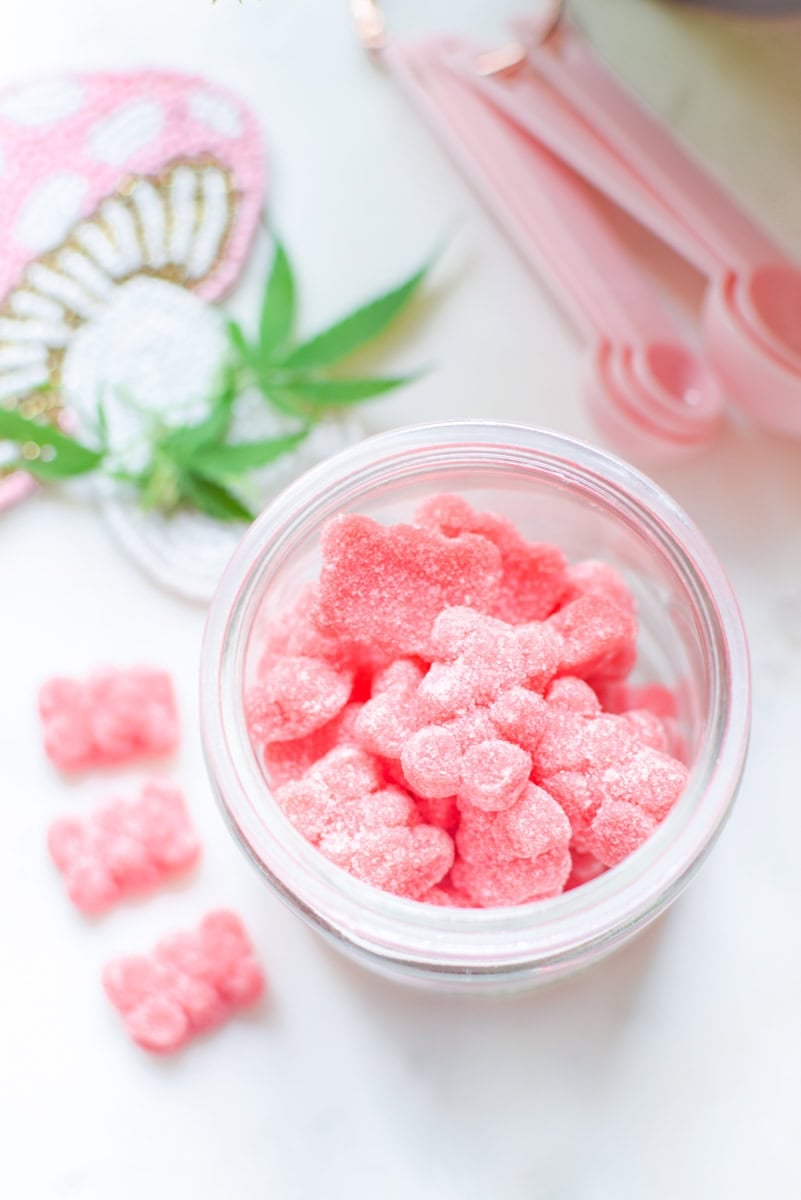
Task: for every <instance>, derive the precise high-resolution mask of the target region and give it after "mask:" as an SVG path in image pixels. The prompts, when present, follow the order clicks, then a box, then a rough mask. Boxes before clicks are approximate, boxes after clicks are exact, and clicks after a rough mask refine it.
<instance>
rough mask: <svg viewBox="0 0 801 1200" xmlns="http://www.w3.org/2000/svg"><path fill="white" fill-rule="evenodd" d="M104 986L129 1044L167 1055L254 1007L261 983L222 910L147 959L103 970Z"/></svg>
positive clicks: (235, 923)
mask: <svg viewBox="0 0 801 1200" xmlns="http://www.w3.org/2000/svg"><path fill="white" fill-rule="evenodd" d="M103 986H104V988H105V991H106V994H107V995H108V997H109V999H110V1000H111V1003H112V1004H113V1005H114V1007H115V1008H116V1009H117V1010H118V1012H120V1013H121V1015H122V1017H123V1019H124V1021H125V1025H126V1027H127V1029H128V1032H129V1034H130V1036H131V1037H132V1039H133V1040H134V1041H135V1042H136V1043H137V1044H138V1045H140V1046H142V1047H143V1049H145V1050H152V1051H154V1052H157V1053H166V1052H168V1051H171V1050H177V1049H179V1047H181V1046H182V1045H183V1044H184V1043H185V1042H187V1041H188V1040H189V1039H190V1038H191V1037H192V1036H193V1035H195V1034H198V1033H203V1032H205V1031H206V1030H209V1029H213V1028H214V1027H215V1026H217V1025H220V1024H221V1023H222V1022H223V1021H225V1020H226V1019H227V1018H228V1017H229V1016H231V1014H232V1013H234V1012H236V1011H237V1010H238V1009H241V1008H246V1007H248V1006H249V1005H251V1004H254V1003H255V1002H256V1001H257V1000H258V999H259V997H260V996H261V995H262V993H263V991H264V987H265V981H264V974H263V972H262V969H261V967H260V966H259V964H258V962H257V961H256V958H255V955H254V953H253V947H252V946H251V943H250V940H249V938H248V936H247V933H246V932H245V929H244V926H243V925H242V922H241V921H240V920H239V918H238V917H237V916H236V915H235V914H234V913H231V912H226V911H222V910H221V911H217V912H212V913H209V914H208V916H206V917H204V919H203V920H202V921H201V923H200V926H199V927H198V928H197V929H196V930H193V931H192V932H190V933H179V934H175V935H173V936H171V937H168V938H165V939H164V940H163V941H161V942H160V943H159V944H158V945H157V946H156V948H155V950H154V951H153V953H152V954H151V955H149V956H146V957H145V956H138V957H131V958H120V959H117V960H116V961H115V962H111V963H109V964H108V966H106V968H105V970H104V971H103Z"/></svg>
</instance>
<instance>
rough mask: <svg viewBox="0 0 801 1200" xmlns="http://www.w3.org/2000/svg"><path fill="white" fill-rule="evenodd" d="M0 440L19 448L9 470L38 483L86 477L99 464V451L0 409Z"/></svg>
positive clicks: (39, 422) (45, 426)
mask: <svg viewBox="0 0 801 1200" xmlns="http://www.w3.org/2000/svg"><path fill="white" fill-rule="evenodd" d="M0 441H6V442H11V443H12V445H14V446H17V447H19V454H18V457H17V458H15V459H14V460H12V462H11V463H9V464H8V467H9V468H10V469H12V470H21V471H27V472H28V473H29V474H30V475H34V476H35V477H36V478H37V479H41V480H42V481H47V482H54V481H57V480H60V479H70V478H72V477H74V476H76V475H87V474H88V473H89V472H90V471H95V470H97V468H98V467H99V466H100V464H101V463H102V461H103V457H104V455H103V451H102V450H93V449H92V448H91V447H89V446H84V445H82V444H81V443H80V442H79V441H77V439H75V438H73V437H70V436H69V435H68V434H66V433H62V432H61V431H60V430H58V429H56V428H55V427H54V426H53V425H46V424H43V423H42V422H41V421H32V420H31V419H30V418H28V417H23V416H22V414H21V413H18V412H14V411H13V410H12V409H8V408H2V407H0Z"/></svg>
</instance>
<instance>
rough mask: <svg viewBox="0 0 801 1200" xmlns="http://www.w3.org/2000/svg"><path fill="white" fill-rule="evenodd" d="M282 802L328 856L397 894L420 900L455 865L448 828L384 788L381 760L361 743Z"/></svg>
mask: <svg viewBox="0 0 801 1200" xmlns="http://www.w3.org/2000/svg"><path fill="white" fill-rule="evenodd" d="M276 799H277V801H278V803H279V805H280V806H281V808H282V809H283V811H284V812H285V814H286V816H287V817H288V818H289V820H290V821H291V822H292V824H293V825H294V826H295V828H296V829H297V830H298V831H299V832H300V833H302V834H303V836H304V837H305V838H306V839H307V840H308V841H310V842H311V843H312V845H315V846H317V847H318V848H319V849H320V851H321V852H322V853H323V854H324V855H325V856H326V858H329V859H330V860H331V861H332V862H335V863H336V864H337V865H338V866H340V867H343V868H344V869H345V870H348V871H350V872H351V874H353V875H355V876H356V878H357V879H361V880H363V881H364V882H365V883H371V884H373V886H375V887H380V888H384V889H385V890H386V891H391V892H395V893H396V894H397V895H400V896H409V897H411V898H417V897H418V896H420V895H422V893H423V892H425V891H427V890H428V889H429V888H431V887H433V886H434V885H435V884H437V883H439V882H440V880H441V879H442V878H443V877H444V876H445V875H447V873H448V871H449V870H450V868H451V865H452V863H453V842H452V840H451V838H450V836H449V835H448V833H447V832H446V831H445V829H443V828H440V827H439V826H435V825H426V824H423V823H421V821H420V816H419V813H418V811H417V808H416V806H415V803H414V800H413V798H412V797H411V796H410V795H409V793H408V792H406V791H405V790H403V789H402V788H400V787H396V786H384V780H383V775H382V772H381V766H380V763H379V762H378V760H377V759H375V758H373V757H372V756H371V755H369V754H367V753H366V752H365V751H364V750H361V749H358V748H357V747H355V746H339V747H337V748H335V749H334V750H332V751H330V752H329V753H328V754H327V755H326V756H325V757H324V758H322V759H321V760H320V761H319V762H318V763H316V764H315V766H313V767H312V768H311V770H310V771H308V772H307V774H306V775H305V776H304V777H303V779H301V780H299V781H298V782H297V783H289V784H286V785H285V786H284V787H282V788H279V789H278V791H277V792H276Z"/></svg>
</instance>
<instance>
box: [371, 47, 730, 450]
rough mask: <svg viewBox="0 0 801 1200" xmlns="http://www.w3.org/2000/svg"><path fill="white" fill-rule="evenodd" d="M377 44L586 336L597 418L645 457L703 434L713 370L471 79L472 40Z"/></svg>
mask: <svg viewBox="0 0 801 1200" xmlns="http://www.w3.org/2000/svg"><path fill="white" fill-rule="evenodd" d="M386 55H387V62H388V65H389V66H390V68H391V69H392V71H393V72H394V74H395V75H396V77H397V78H398V80H399V82H401V83H402V84H403V85H404V86H405V87H406V88H407V90H408V91H409V92H410V94H411V95H412V96H413V98H414V99H415V100H416V101H417V102H418V103H420V104H422V105H423V106H424V107H425V109H426V112H427V115H428V117H429V119H431V120H432V121H433V122H434V123H435V125H436V126H437V128H438V130H439V132H440V134H441V135H442V136H443V138H444V139H445V141H446V143H447V145H448V146H449V148H450V150H451V152H452V153H453V154H454V155H455V157H456V158H457V159H458V161H459V163H460V165H461V167H462V168H463V170H464V171H465V172H466V173H467V174H468V176H469V177H470V179H471V181H472V183H473V184H474V186H475V187H476V189H477V190H478V191H479V192H480V193H481V194H482V196H483V198H484V200H485V201H486V203H487V204H488V206H489V207H490V208H491V210H492V211H493V212H494V213H495V215H496V216H497V217H498V219H499V220H500V222H501V223H502V225H503V227H504V228H505V229H506V231H507V232H509V233H510V234H512V236H513V237H514V238H515V240H516V242H517V244H518V246H519V247H520V248H521V250H522V251H523V253H524V254H525V256H526V258H527V260H528V261H529V262H530V263H531V265H533V266H534V268H535V269H536V270H537V271H538V272H540V273H541V274H544V275H545V277H546V278H547V279H548V280H549V282H550V283H551V284H552V286H553V287H554V288H555V290H556V291H557V293H558V295H559V296H560V298H561V300H562V302H563V304H564V305H565V307H566V308H567V309H568V311H569V312H570V313H571V314H572V316H573V318H574V320H575V321H576V323H577V324H578V325H579V327H580V328H581V329H582V330H583V331H584V332H585V333H586V334H587V335H588V336H589V337H590V340H591V345H592V350H591V353H590V356H589V364H588V365H589V371H588V373H587V394H588V399H589V402H590V405H591V408H592V410H593V412H594V414H595V415H596V419H597V420H598V421H599V422H600V424H601V425H602V426H603V427H604V429H605V430H606V431H607V432H608V433H610V434H611V435H613V436H614V437H615V439H616V441H617V442H618V443H621V442H623V443H625V445H626V447H627V448H628V449H629V450H634V451H636V452H640V453H645V454H648V455H649V457H651V458H655V457H659V458H666V457H675V456H676V455H681V454H686V453H687V452H688V451H690V450H693V449H695V448H697V447H698V446H700V445H703V444H705V443H706V442H707V441H708V440H709V439H710V438H711V437H713V436H714V434H715V433H716V432H717V430H718V429H719V427H720V424H721V419H722V397H721V395H720V392H719V390H718V387H717V383H716V380H715V379H714V377H713V376H712V375H711V374H710V372H708V371H707V370H706V368H705V367H704V365H703V364H702V363H701V362H700V361H699V360H698V358H697V357H696V356H695V355H693V354H692V353H691V352H690V351H689V350H688V349H687V347H686V346H685V345H684V344H683V342H682V340H681V338H680V336H679V334H678V333H677V331H676V330H675V328H674V326H673V324H672V322H671V321H670V319H669V317H668V315H667V313H666V311H665V309H664V308H663V307H662V306H661V305H660V303H659V301H658V298H657V296H656V294H655V291H654V289H653V288H652V287H651V285H650V284H649V283H648V281H647V280H646V279H645V277H644V276H643V274H642V273H641V272H640V271H639V270H638V268H637V267H636V266H635V265H634V263H633V262H632V260H631V258H630V256H629V255H628V253H627V252H626V251H625V249H624V248H623V246H622V245H621V244H620V243H619V241H618V240H617V238H616V236H615V234H614V232H613V231H612V229H611V228H610V227H609V226H608V224H607V223H606V222H605V220H604V219H603V217H602V215H601V213H600V212H599V210H598V208H597V205H596V203H595V201H594V198H593V196H592V194H591V192H590V190H589V188H588V186H587V184H586V183H585V182H584V181H583V180H582V179H580V178H579V177H577V176H576V175H575V174H574V173H573V172H572V171H570V170H569V169H568V168H567V167H566V166H565V165H564V163H562V162H561V161H559V159H557V158H556V157H555V156H554V155H553V154H551V153H550V152H549V151H548V150H547V149H546V148H545V147H544V146H542V145H541V144H540V143H539V142H538V141H537V140H536V139H534V138H532V137H531V136H530V135H529V134H527V133H526V132H525V131H523V130H521V128H520V127H519V125H518V124H516V123H515V122H513V121H511V120H508V119H506V118H505V117H504V115H503V114H502V113H500V112H499V111H498V109H497V107H496V106H494V105H493V104H492V103H491V102H489V100H488V99H487V97H486V96H484V95H482V93H481V91H480V90H479V89H477V88H476V87H475V85H474V82H473V79H472V78H471V74H472V73H473V63H474V61H475V51H474V50H473V49H472V48H470V47H468V46H467V45H466V44H465V43H463V42H460V41H458V40H456V39H441V40H436V41H428V42H425V43H418V44H414V45H409V44H406V45H398V46H393V47H390V48H389V49H388V50H387V52H386Z"/></svg>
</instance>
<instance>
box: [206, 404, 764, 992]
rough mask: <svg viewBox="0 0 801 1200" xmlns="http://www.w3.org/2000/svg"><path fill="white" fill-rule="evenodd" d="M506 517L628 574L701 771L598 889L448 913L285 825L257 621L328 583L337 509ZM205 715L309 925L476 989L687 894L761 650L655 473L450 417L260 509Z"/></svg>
mask: <svg viewBox="0 0 801 1200" xmlns="http://www.w3.org/2000/svg"><path fill="white" fill-rule="evenodd" d="M442 491H448V492H457V493H459V494H461V495H463V496H464V497H465V498H466V499H467V500H468V501H470V503H471V504H473V506H474V507H476V508H478V509H482V510H489V511H492V512H496V513H502V514H503V515H504V516H507V517H509V518H510V519H511V520H512V521H513V522H514V523H515V524H516V525H517V527H518V528H519V529H520V531H521V532H522V533H523V534H524V535H525V536H527V537H528V538H532V539H537V540H543V541H553V542H557V543H558V544H559V545H560V546H562V548H563V549H564V550H565V551H566V552H567V554H568V555H569V557H570V558H571V559H577V558H587V557H592V558H601V559H604V560H605V561H607V562H610V563H611V564H612V565H613V566H615V567H617V568H618V569H619V570H620V571H622V573H623V574H624V575H625V577H626V579H627V581H628V582H629V584H630V586H631V588H632V591H633V592H634V595H635V597H636V599H637V605H638V615H639V622H640V636H639V658H638V666H637V668H636V674H635V678H637V679H638V681H641V682H652V681H656V682H659V683H662V684H666V685H667V686H669V687H671V688H672V689H673V690H674V691H675V693H676V694H677V696H678V699H679V708H680V712H679V718H680V722H681V729H682V733H683V736H684V739H685V741H686V745H687V750H688V759H687V761H688V764H689V765H690V767H691V772H690V779H689V783H688V786H687V788H686V791H685V793H684V794H683V796H682V797H681V799H680V800H679V802H678V804H677V805H676V807H675V809H674V810H673V811H672V812H671V814H670V815H669V816H668V818H667V819H666V820H665V821H664V822H663V823H662V825H660V827H659V828H658V829H657V831H656V832H655V833H654V834H653V836H652V837H651V838H649V840H648V841H647V842H646V843H645V845H643V846H642V847H641V848H640V849H639V850H637V851H636V852H635V853H634V854H632V855H631V856H630V857H629V858H627V859H626V860H625V861H624V862H623V863H621V864H620V865H619V866H617V867H615V868H614V869H612V870H610V871H608V872H606V873H605V874H604V875H602V876H600V877H599V878H598V879H595V880H593V881H592V882H590V883H587V884H584V885H582V886H580V887H577V888H575V889H573V890H572V891H570V892H566V893H564V894H563V895H561V896H558V897H556V898H554V899H550V900H539V901H536V902H533V903H530V904H524V905H520V906H518V907H514V908H495V909H464V908H445V907H436V906H433V905H428V904H421V903H419V902H417V901H412V900H405V899H401V898H399V897H396V896H394V895H391V894H389V893H386V892H383V891H379V890H378V889H375V888H372V887H370V886H368V885H367V884H364V883H362V882H360V881H359V880H357V879H354V878H352V877H351V876H350V875H348V874H347V873H346V872H344V871H342V870H341V869H340V868H338V867H336V866H334V865H333V864H332V863H330V862H329V861H328V860H327V859H325V858H324V857H323V856H322V855H321V854H320V853H319V852H318V851H317V850H316V849H315V848H314V847H313V846H311V845H310V844H309V843H308V842H306V841H305V839H304V838H303V837H302V836H301V835H300V834H299V833H298V832H297V831H296V830H295V829H294V828H293V827H292V826H291V825H290V823H289V821H288V820H287V818H286V817H285V816H284V814H283V813H282V812H281V811H280V809H279V808H278V805H277V804H276V803H275V801H274V799H273V797H272V794H271V791H270V787H269V784H268V782H267V780H266V778H265V776H264V773H263V771H262V768H261V766H260V764H259V762H258V760H257V758H256V755H255V753H254V751H253V749H252V747H251V744H250V740H249V737H248V733H247V730H246V727H245V719H244V711H243V703H242V696H243V689H244V688H245V686H246V684H247V683H248V681H249V679H250V677H251V676H252V673H253V671H254V669H255V664H254V660H255V659H256V657H257V655H258V645H257V642H258V630H259V628H263V626H262V622H264V621H265V619H266V620H268V621H269V620H270V619H271V618H272V617H273V616H274V615H277V614H279V613H280V612H281V611H282V609H284V608H286V607H287V605H288V604H289V603H291V601H292V600H293V599H294V598H295V596H296V595H297V593H298V591H299V590H300V588H301V587H302V586H303V585H304V584H305V583H307V582H308V581H309V580H311V579H313V578H315V577H316V575H317V573H318V570H319V565H320V558H319V538H320V531H321V528H322V526H323V525H324V524H325V522H326V521H327V520H329V519H330V518H331V517H332V516H334V515H335V514H336V513H339V512H343V511H347V512H359V513H364V514H367V515H369V516H371V517H374V518H375V519H377V520H379V521H381V522H383V523H385V524H392V523H395V522H398V521H407V520H409V519H410V517H411V514H412V512H413V511H414V509H415V507H416V506H417V505H418V504H419V502H420V501H421V500H422V499H423V498H424V497H425V496H427V495H430V494H431V493H433V492H442ZM201 720H202V734H203V742H204V749H205V754H206V760H207V765H208V769H209V773H210V776H211V780H212V783H213V786H214V790H215V792H216V795H217V797H218V800H219V802H220V805H221V808H222V811H223V814H224V816H225V818H226V821H227V823H228V825H229V827H230V829H231V831H232V832H233V834H234V836H235V837H236V839H237V840H238V841H239V842H240V844H241V845H242V847H243V848H244V849H245V851H246V852H247V854H248V856H249V857H250V859H251V861H252V862H253V863H254V864H255V865H256V867H257V868H258V869H259V871H260V872H261V874H262V875H263V877H264V878H265V880H266V881H267V882H268V883H269V884H270V885H271V886H272V887H273V888H274V889H275V891H277V892H278V893H279V895H280V896H282V897H283V898H284V900H285V901H286V902H287V903H288V904H289V905H290V906H291V907H292V908H293V909H295V911H296V912H298V913H299V914H300V916H302V917H303V918H304V919H305V920H306V921H307V922H308V923H309V924H311V925H312V926H313V927H314V928H316V929H317V930H318V931H319V932H320V933H322V934H323V935H324V936H326V937H327V938H328V939H329V940H330V941H332V942H333V943H334V944H335V945H337V946H338V947H339V948H340V949H341V950H343V951H345V952H346V953H348V954H349V955H351V956H352V957H353V958H355V959H357V960H358V961H360V962H362V963H363V964H364V965H366V966H369V967H372V968H373V969H375V970H377V971H379V972H381V973H382V974H385V975H387V976H391V977H393V978H396V979H400V980H404V981H408V982H417V983H424V984H429V985H432V986H439V987H449V988H451V989H458V990H467V991H482V990H497V989H499V988H506V987H519V986H526V985H531V984H536V983H540V982H544V981H546V980H551V979H556V978H559V977H561V976H563V975H566V974H568V973H570V972H572V971H574V970H576V969H578V968H580V967H583V966H587V965H589V964H591V963H593V962H595V961H597V960H598V959H600V958H602V957H603V956H605V955H606V954H608V953H609V952H610V951H612V950H614V949H615V948H616V947H617V946H619V945H621V944H622V943H623V942H625V941H627V940H628V939H629V938H630V937H631V936H633V935H634V934H635V933H636V932H637V931H638V930H640V929H641V928H643V927H644V926H645V925H646V924H647V923H648V922H650V921H651V920H653V918H654V917H656V916H657V915H658V914H659V913H660V912H662V911H663V910H664V909H665V908H666V907H667V906H668V905H669V904H670V903H671V902H672V901H673V900H674V899H675V898H676V896H677V895H678V894H679V892H680V891H681V890H682V889H683V887H684V886H685V885H686V883H687V882H688V881H689V879H690V878H691V876H692V875H693V873H694V871H695V869H696V868H697V867H698V866H699V864H700V862H701V861H702V860H703V858H704V856H705V854H706V853H707V851H708V850H709V848H710V846H711V845H712V843H713V841H714V839H715V837H716V835H717V833H718V832H719V831H720V828H721V826H722V824H723V822H724V820H725V818H726V816H727V814H728V812H729V809H730V807H731V804H732V802H733V800H734V797H735V795H736V792H737V788H738V785H739V782H740V778H741V775H742V770H743V766H744V761H745V755H746V750H747V745H748V733H749V722H750V682H749V666H748V651H747V646H746V640H745V633H744V629H743V625H742V621H741V618H740V614H739V610H738V607H737V602H736V600H735V597H734V595H733V592H732V589H731V586H730V584H729V582H728V580H727V578H726V575H725V573H724V571H723V568H722V567H721V565H720V563H719V562H718V560H717V558H716V556H715V555H714V553H713V551H712V550H711V549H710V547H709V546H708V545H707V543H706V542H705V541H704V539H703V537H702V536H701V534H700V533H699V531H698V530H697V528H696V527H695V526H694V525H693V523H692V522H691V521H690V520H689V518H688V517H687V516H686V515H685V514H684V513H683V512H682V511H681V509H679V508H678V507H677V505H676V504H675V503H674V502H673V501H672V500H671V499H670V498H669V497H668V496H667V495H666V494H665V493H664V492H662V491H661V490H660V489H659V488H658V487H657V486H656V485H655V484H653V483H652V482H651V481H650V480H648V479H646V478H645V477H644V476H642V475H640V474H639V473H638V472H636V471H635V470H634V469H633V468H631V467H629V466H628V465H627V464H625V463H624V462H622V461H620V460H619V459H616V458H614V457H612V456H610V455H607V454H605V453H602V452H601V451H598V450H595V449H593V448H591V447H590V446H587V445H585V444H583V443H580V442H576V441H573V440H571V439H569V438H565V437H561V436H557V435H556V434H552V433H548V432H544V431H542V430H537V429H533V428H530V427H526V426H516V425H504V424H494V423H479V422H475V423H474V422H467V423H450V424H442V425H431V426H418V427H414V428H409V429H401V430H395V431H393V432H391V433H388V434H383V435H380V436H378V437H375V438H371V439H369V440H368V441H366V442H362V443H361V444H360V445H358V446H356V447H354V448H352V449H349V450H347V451H345V452H344V453H342V454H340V455H338V456H336V457H335V458H332V459H330V460H328V461H327V462H325V463H323V464H321V465H320V466H318V467H316V468H314V469H313V470H312V471H310V472H308V473H307V474H306V475H305V476H303V477H302V478H301V479H299V480H297V481H296V482H295V483H294V484H293V485H292V486H290V487H289V488H288V489H287V490H286V491H284V492H283V493H282V494H281V495H280V496H279V497H278V498H277V499H276V500H275V501H274V502H273V503H272V504H271V505H270V506H269V508H268V509H267V510H266V511H265V512H264V513H263V514H262V515H261V516H260V517H259V519H258V520H257V521H256V522H255V524H254V525H253V526H252V528H251V529H250V531H249V532H248V534H247V535H246V537H245V538H244V540H243V541H242V543H241V545H240V546H239V548H238V550H237V551H236V553H235V554H234V556H233V558H232V559H231V562H230V563H229V565H228V568H227V570H226V572H225V574H224V576H223V578H222V581H221V583H220V586H219V589H218V591H217V594H216V596H215V599H214V601H213V604H212V607H211V610H210V613H209V618H208V624H207V630H206V637H205V642H204V647H203V653H202V663H201Z"/></svg>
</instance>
